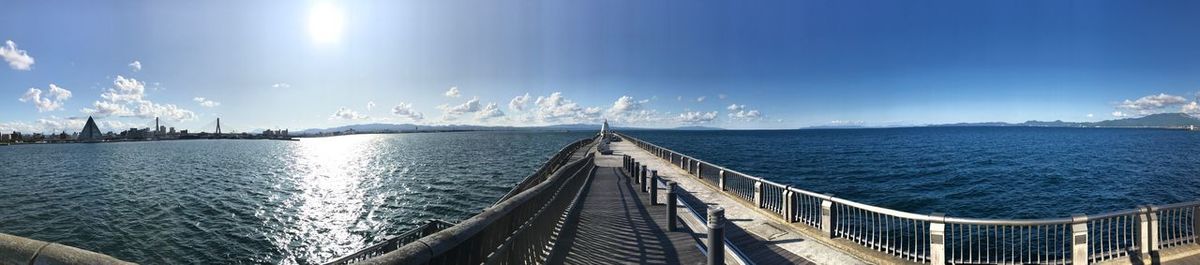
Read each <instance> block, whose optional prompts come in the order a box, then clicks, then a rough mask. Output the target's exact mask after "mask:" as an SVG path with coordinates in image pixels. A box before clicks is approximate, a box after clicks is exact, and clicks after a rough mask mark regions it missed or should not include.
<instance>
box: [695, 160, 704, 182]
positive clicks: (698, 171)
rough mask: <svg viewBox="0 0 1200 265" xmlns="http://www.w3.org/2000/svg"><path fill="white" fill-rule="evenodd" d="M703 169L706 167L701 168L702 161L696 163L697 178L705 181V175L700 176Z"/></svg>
mask: <svg viewBox="0 0 1200 265" xmlns="http://www.w3.org/2000/svg"><path fill="white" fill-rule="evenodd" d="M703 168H704V167H702V166H700V161H696V178H698V179H704V174H700V169H703Z"/></svg>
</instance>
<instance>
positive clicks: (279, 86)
mask: <svg viewBox="0 0 1200 265" xmlns="http://www.w3.org/2000/svg"><path fill="white" fill-rule="evenodd" d="M271 87H273V88H289V87H292V85H290V84H288V83H275V84H272V85H271Z"/></svg>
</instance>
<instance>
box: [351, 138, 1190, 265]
mask: <svg viewBox="0 0 1200 265" xmlns="http://www.w3.org/2000/svg"><path fill="white" fill-rule="evenodd" d="M609 139H612V140H613V142H611V143H609V142H608V140H609ZM576 145H579V148H578V150H566V149H564V152H567V151H570V153H572V154H573V155H572V160H573V161H570V162H567V163H566V164H565V165H563V166H562V167H561V168H560V169H558V170H555V172H554V173H553V174H551V176H549V177H547V178H546V179H545V180H544V181H543V184H538V187H542V186H543V185H546V184H548V185H547V186H546V187H544V188H541V189H525V190H523V191H520V192H519V193H520V194H518V195H516V196H513V197H512V199H506V200H502V201H501V202H500V203H497V205H496V206H493V207H492V208H489V209H487V210H484V213H481V214H480V215H478V216H475V217H472V218H470V219H468V220H465V221H463V222H462V223H460V224H459V225H457V226H455V227H457V228H458V229H455V228H450V229H447V230H443V231H440V232H437V233H434V234H432V235H430V236H428V237H425V238H421V239H416V240H413V241H412V242H411V243H408V244H404V245H402V246H399V247H398V249H397V250H396V251H392V252H388V253H384V254H381V255H378V256H374V257H366V256H354V255H351V256H349V257H353V260H355V261H360V262H359V263H356V264H449V263H453V264H476V263H486V264H612V263H642V264H645V263H651V264H698V263H704V264H938V265H941V264H1198V263H1200V245H1198V244H1197V236H1196V235H1197V234H1196V233H1197V231H1200V201H1196V202H1182V203H1176V204H1170V205H1160V206H1143V207H1138V208H1136V209H1130V210H1123V211H1115V212H1110V213H1103V214H1095V215H1091V216H1089V215H1084V214H1067V215H1065V217H1049V218H1045V219H1027V220H1004V219H974V218H957V217H948V216H945V215H942V214H938V213H931V214H917V213H909V212H904V211H898V210H894V209H887V208H882V207H877V206H872V205H867V204H862V203H858V202H854V201H851V200H847V199H843V198H838V197H836V196H834V195H831V194H822V193H817V192H814V191H809V190H804V189H802V188H800V187H793V186H788V185H783V184H779V183H775V182H772V181H769V180H765V179H762V178H758V177H754V176H751V175H748V174H745V173H741V172H738V171H735V170H732V169H728V168H725V167H722V166H719V165H715V164H711V163H708V162H705V161H702V160H699V159H695V158H693V157H691V156H688V155H685V154H681V153H678V152H675V151H672V150H670V149H667V148H663V147H660V146H657V145H654V144H652V143H649V142H645V141H642V140H640V139H637V138H634V137H631V136H628V135H625V134H620V133H615V132H602V133H601V135H600V136H599V137H597V138H595V139H589V140H586V144H581V143H577V144H576ZM559 156H561V154H560V155H559ZM556 157H557V156H556ZM552 162H553V159H552ZM527 185H528V184H523V186H527ZM519 187H520V186H519ZM518 190H519V189H514V192H517V191H518ZM552 191H553V192H552ZM539 193H542V194H539ZM548 194H554V195H555V196H553V198H552V199H550V200H537V201H530V200H517V201H513V200H515V199H518V198H522V197H524V196H540V197H546V196H549V195H548ZM572 195H574V196H572ZM531 203H532V205H530V204H531ZM515 204H523V205H515ZM518 207H520V208H537V209H542V210H540V211H539V212H538V213H537V214H534V215H530V214H523V215H514V214H520V213H521V212H523V211H513V209H516V208H518ZM495 222H502V223H504V224H503V225H500V226H497V225H494V223H495ZM488 224H492V225H488ZM346 263H354V262H346ZM339 264H340V263H339Z"/></svg>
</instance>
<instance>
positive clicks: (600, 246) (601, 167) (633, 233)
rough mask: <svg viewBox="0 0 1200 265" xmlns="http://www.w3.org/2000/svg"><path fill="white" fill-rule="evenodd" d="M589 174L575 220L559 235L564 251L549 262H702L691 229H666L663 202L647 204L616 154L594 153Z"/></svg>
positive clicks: (703, 260)
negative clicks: (590, 176)
mask: <svg viewBox="0 0 1200 265" xmlns="http://www.w3.org/2000/svg"><path fill="white" fill-rule="evenodd" d="M594 174H595V175H594V176H592V179H591V180H590V184H589V185H588V188H587V189H588V190H587V192H585V193H584V194H585V195H584V198H583V199H582V200H583V206H582V208H581V209H580V212H579V213H578V214H579V216H578V219H577V220H578V221H577V222H574V223H571V224H567V225H566V227H565V228H564V230H563V232H562V235H563V236H562V238H560V239H559V240H560V244H562V246H563V247H565V249H567V250H566V251H564V252H562V253H561V254H560V255H555V256H553V257H552V258H551V259H550V262H548V263H549V264H633V263H637V264H702V263H704V262H705V257H704V254H703V253H701V252H700V249H699V247H698V246H697V244H699V243H700V241H697V240H696V239H694V238H693V237H692V234H691V231H690V230H687V229H686V228H685V227H681V230H683V231H668V229H667V220H666V217H667V216H666V215H667V213H666V212H667V209H666V206H664V205H656V206H651V205H650V197H649V195H648V194H647V193H644V192H638V188H636V187H635V186H636V185H637V184H633V181H632V179H631V178H629V177H628V176H626V175H625V174H624V173H623V172H622V170H621V157H620V156H616V155H597V156H596V171H595V173H594ZM664 192H665V191H664Z"/></svg>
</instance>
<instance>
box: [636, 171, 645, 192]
mask: <svg viewBox="0 0 1200 265" xmlns="http://www.w3.org/2000/svg"><path fill="white" fill-rule="evenodd" d="M638 179H639V180H640V181H641V182H642V192H646V165H642V173H641V174H639V175H638Z"/></svg>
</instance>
